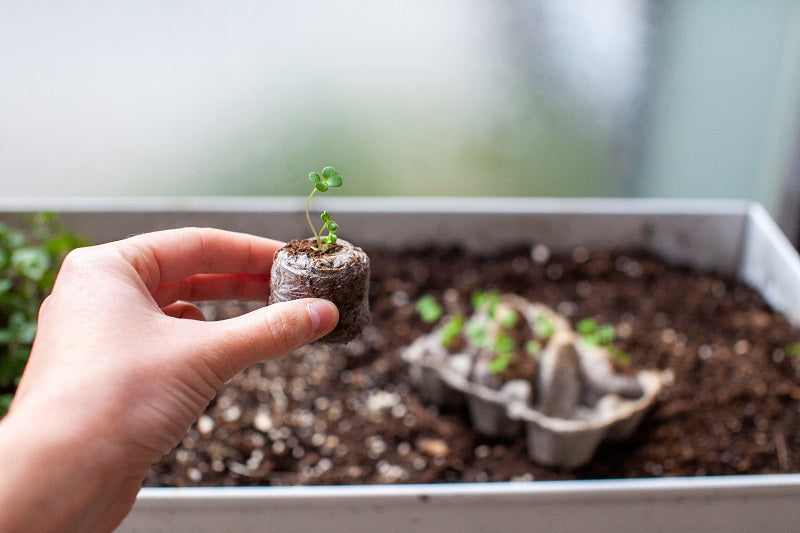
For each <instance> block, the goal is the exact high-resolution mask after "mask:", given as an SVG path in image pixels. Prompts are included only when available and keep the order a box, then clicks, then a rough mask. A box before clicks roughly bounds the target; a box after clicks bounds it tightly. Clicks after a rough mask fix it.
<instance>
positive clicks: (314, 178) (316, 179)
mask: <svg viewBox="0 0 800 533" xmlns="http://www.w3.org/2000/svg"><path fill="white" fill-rule="evenodd" d="M308 181H310V182H311V183H315V184H316V183H322V176H320V175H319V173H317V172H309V173H308Z"/></svg>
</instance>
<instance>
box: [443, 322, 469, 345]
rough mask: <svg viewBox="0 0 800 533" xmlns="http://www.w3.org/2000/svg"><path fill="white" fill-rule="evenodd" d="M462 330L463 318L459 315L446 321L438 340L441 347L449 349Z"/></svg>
mask: <svg viewBox="0 0 800 533" xmlns="http://www.w3.org/2000/svg"><path fill="white" fill-rule="evenodd" d="M462 329H464V317H463V316H461V315H456V316H454V317H452V318H450V320H448V321H447V322H446V323H445V325H444V326H442V332H441V334H440V335H441V336H440V337H439V340H441V342H442V345H444V347H445V348H449V347H450V346H452V345H453V342H454V341H455V340H456V339H457V338H458V336H459V335H460V334H461V330H462Z"/></svg>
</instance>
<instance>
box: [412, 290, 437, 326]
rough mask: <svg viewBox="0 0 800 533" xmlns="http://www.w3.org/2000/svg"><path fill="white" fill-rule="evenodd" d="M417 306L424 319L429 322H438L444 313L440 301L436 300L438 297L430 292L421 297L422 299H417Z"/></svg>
mask: <svg viewBox="0 0 800 533" xmlns="http://www.w3.org/2000/svg"><path fill="white" fill-rule="evenodd" d="M415 307H416V309H417V313H419V317H420V318H421V319H422V321H423V322H427V323H428V324H433V323H435V322H438V321H439V319H440V318H442V315H443V314H444V310H443V309H442V306H441V305H439V303H438V302H437V301H436V298H434V297H433V296H432V295H430V294H426V295H424V296H422V297H420V299H419V300H417V303H416V306H415Z"/></svg>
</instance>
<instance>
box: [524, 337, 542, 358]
mask: <svg viewBox="0 0 800 533" xmlns="http://www.w3.org/2000/svg"><path fill="white" fill-rule="evenodd" d="M525 353H526V354H528V356H529V357H532V358H534V359H536V358H537V357H539V354H540V353H542V343H541V342H539V341H527V342H526V343H525Z"/></svg>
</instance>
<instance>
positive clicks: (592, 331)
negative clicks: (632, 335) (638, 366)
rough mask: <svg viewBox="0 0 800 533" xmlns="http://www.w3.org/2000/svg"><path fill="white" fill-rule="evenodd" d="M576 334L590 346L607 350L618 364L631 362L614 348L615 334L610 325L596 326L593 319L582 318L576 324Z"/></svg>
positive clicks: (628, 355) (626, 355) (625, 355)
mask: <svg viewBox="0 0 800 533" xmlns="http://www.w3.org/2000/svg"><path fill="white" fill-rule="evenodd" d="M576 329H577V330H578V333H579V334H580V336H581V337H583V342H585V343H586V344H588V345H590V346H602V347H603V348H605V349H607V350H608V352H609V353H610V354H611V356H612V357H613V358H614V359H616V360H617V362H618V363H620V364H623V365H627V364H629V363H630V362H631V356H630V354H628V353H625V352H623V351H622V350H620V349H619V348H617V347H616V346H614V339H616V337H617V332H616V331H615V330H614V326H612V325H611V324H598V323H597V321H596V320H595V319H593V318H584V319H583V320H581V321H580V322H578V325H577V328H576Z"/></svg>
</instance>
